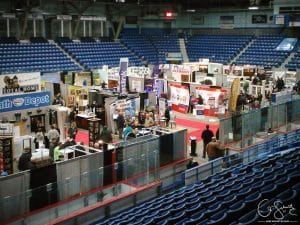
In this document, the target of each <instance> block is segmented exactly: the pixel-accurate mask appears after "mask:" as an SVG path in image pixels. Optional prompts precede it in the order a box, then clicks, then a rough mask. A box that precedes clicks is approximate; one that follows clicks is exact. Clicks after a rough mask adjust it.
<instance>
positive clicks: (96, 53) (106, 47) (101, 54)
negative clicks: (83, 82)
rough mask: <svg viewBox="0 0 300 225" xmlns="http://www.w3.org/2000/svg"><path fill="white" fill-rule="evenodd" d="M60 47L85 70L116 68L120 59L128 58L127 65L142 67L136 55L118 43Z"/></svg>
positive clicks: (79, 44) (67, 44)
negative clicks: (105, 67)
mask: <svg viewBox="0 0 300 225" xmlns="http://www.w3.org/2000/svg"><path fill="white" fill-rule="evenodd" d="M60 45H61V47H62V48H63V49H64V50H65V51H66V52H68V54H70V55H71V56H72V57H73V58H75V59H76V60H77V61H78V62H79V63H80V64H81V65H83V66H84V67H85V68H86V69H94V68H100V67H101V66H103V65H108V66H118V65H119V62H120V58H122V57H126V58H129V65H132V66H141V65H143V64H142V61H141V60H140V59H139V58H138V56H137V55H135V54H134V53H133V52H131V51H130V50H128V49H127V48H126V47H124V46H122V45H121V43H118V42H86V43H60ZM91 48H92V49H91Z"/></svg>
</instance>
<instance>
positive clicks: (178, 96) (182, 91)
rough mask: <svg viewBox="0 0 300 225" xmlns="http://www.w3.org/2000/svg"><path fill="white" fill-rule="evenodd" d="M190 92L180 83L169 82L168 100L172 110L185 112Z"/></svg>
mask: <svg viewBox="0 0 300 225" xmlns="http://www.w3.org/2000/svg"><path fill="white" fill-rule="evenodd" d="M189 99H190V92H189V88H188V86H185V85H181V84H174V83H171V84H170V102H172V110H174V111H177V112H181V113H187V111H188V107H189Z"/></svg>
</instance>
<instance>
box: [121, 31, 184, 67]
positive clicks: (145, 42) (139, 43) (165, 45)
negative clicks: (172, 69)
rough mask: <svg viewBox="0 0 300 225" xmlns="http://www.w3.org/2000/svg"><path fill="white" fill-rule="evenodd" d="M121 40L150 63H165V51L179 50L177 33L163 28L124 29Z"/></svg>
mask: <svg viewBox="0 0 300 225" xmlns="http://www.w3.org/2000/svg"><path fill="white" fill-rule="evenodd" d="M121 40H122V42H123V43H124V44H125V45H126V46H127V47H128V48H129V49H131V50H133V51H134V52H135V53H136V54H138V55H139V57H141V58H142V59H144V60H147V62H148V63H150V64H157V63H160V64H162V63H166V57H165V54H166V53H167V52H180V46H179V40H178V35H177V34H176V33H165V31H164V30H163V29H142V31H141V34H139V32H138V30H137V29H124V30H123V32H122V38H121Z"/></svg>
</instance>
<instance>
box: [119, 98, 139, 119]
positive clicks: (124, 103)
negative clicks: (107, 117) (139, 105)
mask: <svg viewBox="0 0 300 225" xmlns="http://www.w3.org/2000/svg"><path fill="white" fill-rule="evenodd" d="M135 108H136V104H135V98H133V99H122V100H118V101H116V109H118V110H122V111H124V112H125V115H126V116H130V117H132V116H134V115H135Z"/></svg>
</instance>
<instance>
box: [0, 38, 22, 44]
mask: <svg viewBox="0 0 300 225" xmlns="http://www.w3.org/2000/svg"><path fill="white" fill-rule="evenodd" d="M0 43H2V44H17V43H19V41H18V39H17V38H16V37H0Z"/></svg>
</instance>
